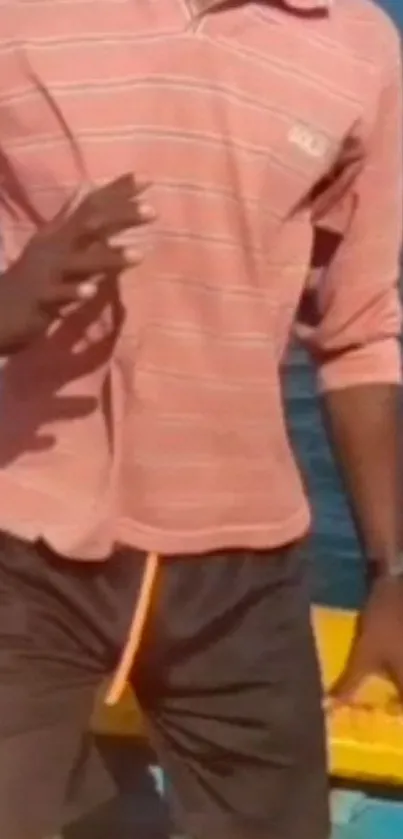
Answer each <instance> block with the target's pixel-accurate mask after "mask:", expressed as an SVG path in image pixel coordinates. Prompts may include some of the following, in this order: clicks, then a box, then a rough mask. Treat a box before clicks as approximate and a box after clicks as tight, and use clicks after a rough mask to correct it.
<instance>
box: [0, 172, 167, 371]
mask: <svg viewBox="0 0 403 839" xmlns="http://www.w3.org/2000/svg"><path fill="white" fill-rule="evenodd" d="M145 186H146V185H144V184H138V183H136V182H135V180H134V178H133V177H132V175H124V176H122V177H120V178H118V179H117V180H115V181H112V182H110V183H109V184H107V185H106V186H103V187H101V188H98V189H95V190H94V191H93V192H91V193H90V194H89V195H87V196H86V197H85V198H84V199H83V201H82V202H81V203H80V204H79V205H78V206H77V207H76V209H75V210H74V211H72V212H71V213H67V214H66V213H65V212H64V213H61V214H59V215H58V216H57V217H56V219H54V220H53V221H52V222H51V223H50V224H49V225H47V226H46V228H44V229H42V230H40V231H39V232H38V233H37V234H36V235H35V236H34V237H33V238H32V239H31V241H30V242H29V243H28V245H27V247H26V248H25V250H24V251H23V253H22V254H21V256H20V257H19V259H17V261H16V262H15V263H14V264H13V265H12V266H11V267H10V268H9V270H8V271H6V272H5V273H4V274H3V275H2V276H1V278H0V355H1V354H3V355H5V354H8V353H10V352H12V351H15V350H17V349H20V348H22V347H24V346H25V345H26V344H27V343H29V342H30V341H31V340H32V339H33V338H35V337H36V336H37V335H39V334H41V333H42V332H44V331H45V330H46V329H47V328H48V327H49V325H50V324H51V323H52V321H53V320H54V319H55V318H58V317H61V316H63V314H64V313H65V312H66V311H68V310H69V306H70V305H71V304H72V303H77V302H80V301H82V300H87V299H88V298H90V297H93V296H94V294H96V291H97V287H98V284H99V283H100V282H102V280H105V279H108V278H110V277H113V278H116V276H118V275H119V274H120V273H121V272H122V271H123V270H124V269H125V268H127V267H128V266H129V265H133V264H134V265H135V264H137V263H139V262H140V261H141V254H140V253H128V252H126V251H125V249H124V248H122V247H116V246H113V245H112V244H111V243H110V241H109V239H110V237H112V236H114V235H115V234H117V233H119V232H121V231H123V230H126V229H129V228H131V227H136V226H138V225H140V224H144V223H145V222H148V221H151V220H152V219H153V218H154V213H153V211H152V208H150V207H148V206H147V205H145V204H143V203H142V202H141V195H142V193H143V191H144V189H145ZM66 307H67V309H66Z"/></svg>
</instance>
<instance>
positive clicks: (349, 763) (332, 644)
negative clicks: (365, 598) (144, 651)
mask: <svg viewBox="0 0 403 839" xmlns="http://www.w3.org/2000/svg"><path fill="white" fill-rule="evenodd" d="M313 621H314V626H315V634H316V637H317V642H318V647H319V654H320V659H321V663H322V671H323V680H324V683H325V685H329V684H331V683H332V681H333V680H334V678H335V677H336V676H337V675H338V674H339V673H340V671H341V669H342V666H343V663H344V661H345V658H346V655H347V651H348V648H349V644H350V642H351V639H352V635H353V630H354V622H355V615H354V614H353V613H351V612H343V611H338V610H333V609H321V608H316V609H314V610H313ZM402 643H403V639H402ZM94 727H95V728H96V730H97V731H100V732H102V733H107V734H114V735H118V736H123V737H128V736H137V737H138V736H143V730H142V724H141V715H140V712H139V710H138V708H137V706H136V703H135V700H134V697H133V695H132V694H131V693H130V692H127V693H126V695H125V696H124V698H123V700H122V701H121V702H120V703H119V705H118V706H117V707H116V708H113V709H107V708H105V706H103V705H102V701H101V699H100V702H99V705H98V707H97V708H96V710H95V715H94ZM329 761H330V770H331V772H332V774H334V775H337V776H338V777H341V778H351V779H355V780H374V781H377V782H381V783H391V784H402V785H403V714H402V713H401V710H400V708H399V705H398V703H397V699H396V694H395V692H394V690H393V689H392V687H391V686H390V685H389V684H388V683H387V682H386V681H385V680H382V679H378V678H374V679H371V680H370V681H369V682H368V684H367V685H365V686H364V687H363V689H362V690H361V692H360V694H359V695H358V697H357V707H355V708H351V709H347V708H344V709H341V710H339V711H337V712H336V713H335V714H334V715H333V716H332V718H331V720H330V723H329Z"/></svg>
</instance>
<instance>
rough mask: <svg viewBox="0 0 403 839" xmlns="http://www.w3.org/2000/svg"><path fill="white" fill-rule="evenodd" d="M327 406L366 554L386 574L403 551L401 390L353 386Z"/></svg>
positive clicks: (330, 397) (332, 438) (385, 386)
mask: <svg viewBox="0 0 403 839" xmlns="http://www.w3.org/2000/svg"><path fill="white" fill-rule="evenodd" d="M324 404H325V414H326V420H327V423H326V424H327V427H328V430H329V436H330V441H331V445H332V448H333V450H334V453H335V457H336V462H337V463H338V465H339V467H340V471H341V473H342V476H343V479H344V483H345V486H346V490H347V493H348V497H349V499H350V503H351V507H352V511H353V515H354V518H355V521H356V525H357V529H358V532H359V535H360V537H361V541H362V545H363V549H364V551H365V555H366V557H367V558H368V560H369V561H373V562H376V563H377V564H378V565H379V566H380V569H381V570H382V569H383V568H385V569H386V568H388V567H390V566H393V565H394V564H395V563H396V557H397V555H398V554H399V552H400V551H401V550H402V548H403V532H402V531H403V528H402V518H403V516H402V511H403V504H402V502H403V483H402V468H401V466H402V450H401V435H402V429H403V424H402V419H403V417H402V414H401V389H400V387H398V386H394V385H390V384H367V385H361V386H351V387H348V388H345V389H340V390H334V391H329V392H328V393H327V394H326V395H325V398H324Z"/></svg>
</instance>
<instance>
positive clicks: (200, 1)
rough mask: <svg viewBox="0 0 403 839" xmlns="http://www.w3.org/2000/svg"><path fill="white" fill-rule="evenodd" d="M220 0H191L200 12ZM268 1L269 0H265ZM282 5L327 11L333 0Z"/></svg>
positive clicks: (291, 0) (297, 0)
mask: <svg viewBox="0 0 403 839" xmlns="http://www.w3.org/2000/svg"><path fill="white" fill-rule="evenodd" d="M219 2H220V0H193V3H192V5H193V7H194V8H195V9H197V10H198V11H200V12H208V11H209V10H210V9H213V8H214V6H218V4H219ZM266 2H270V0H266ZM282 2H283V3H284V6H286V7H287V8H289V9H291V11H296V12H315V11H327V10H329V9H330V7H331V5H332V3H333V0H282Z"/></svg>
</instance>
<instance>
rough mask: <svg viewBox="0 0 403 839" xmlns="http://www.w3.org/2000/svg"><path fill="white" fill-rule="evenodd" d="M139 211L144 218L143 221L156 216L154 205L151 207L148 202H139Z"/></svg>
mask: <svg viewBox="0 0 403 839" xmlns="http://www.w3.org/2000/svg"><path fill="white" fill-rule="evenodd" d="M139 213H140V215H141V218H143V219H145V221H151V220H152V219H154V218H155V216H156V212H155V210H154V207H151V205H150V204H140V206H139Z"/></svg>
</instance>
